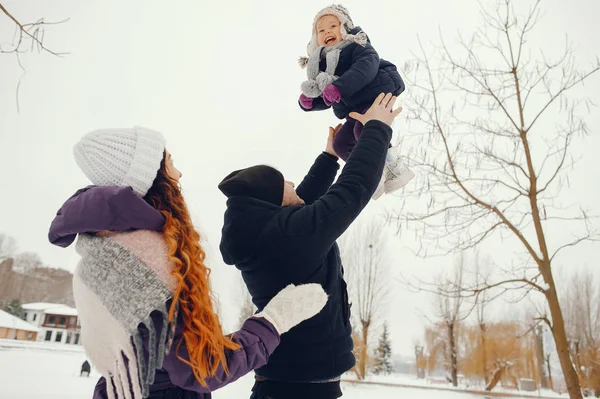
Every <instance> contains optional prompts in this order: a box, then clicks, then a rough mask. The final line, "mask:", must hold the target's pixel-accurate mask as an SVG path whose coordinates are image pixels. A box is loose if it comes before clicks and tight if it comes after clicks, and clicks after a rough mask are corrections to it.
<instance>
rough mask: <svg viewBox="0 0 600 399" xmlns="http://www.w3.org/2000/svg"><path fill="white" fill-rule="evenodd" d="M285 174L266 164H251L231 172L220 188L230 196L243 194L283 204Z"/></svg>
mask: <svg viewBox="0 0 600 399" xmlns="http://www.w3.org/2000/svg"><path fill="white" fill-rule="evenodd" d="M283 183H284V179H283V175H282V174H281V172H280V171H278V170H277V169H275V168H272V167H270V166H266V165H256V166H251V167H249V168H246V169H241V170H236V171H234V172H231V173H230V174H229V175H227V177H225V178H224V179H223V181H221V183H219V190H221V192H223V194H225V195H226V196H227V198H229V197H233V196H235V195H242V196H246V197H252V198H256V199H260V200H263V201H267V202H270V203H271V204H274V205H281V203H282V201H283Z"/></svg>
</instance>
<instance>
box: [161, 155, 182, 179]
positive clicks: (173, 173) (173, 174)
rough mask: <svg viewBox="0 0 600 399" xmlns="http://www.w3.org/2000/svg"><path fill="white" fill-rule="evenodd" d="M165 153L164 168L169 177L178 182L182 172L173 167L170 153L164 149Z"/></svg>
mask: <svg viewBox="0 0 600 399" xmlns="http://www.w3.org/2000/svg"><path fill="white" fill-rule="evenodd" d="M165 154H166V157H165V168H166V169H167V174H168V175H169V177H170V178H171V179H173V180H175V181H176V182H179V179H181V176H183V174H182V173H181V172H180V171H179V170H178V169H177V168H176V167H175V164H174V163H173V157H172V156H171V153H170V152H169V151H167V150H166V149H165Z"/></svg>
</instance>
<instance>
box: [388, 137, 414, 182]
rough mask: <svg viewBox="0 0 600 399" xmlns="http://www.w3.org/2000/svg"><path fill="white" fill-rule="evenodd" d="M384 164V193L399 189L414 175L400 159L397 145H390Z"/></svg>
mask: <svg viewBox="0 0 600 399" xmlns="http://www.w3.org/2000/svg"><path fill="white" fill-rule="evenodd" d="M385 166H386V168H385V173H384V176H385V182H384V191H385V193H386V194H391V193H393V192H395V191H397V190H399V189H401V188H402V187H404V186H406V185H407V184H408V182H409V181H411V180H412V179H413V178H414V177H415V174H414V173H413V172H412V171H411V170H410V169H408V167H407V166H406V164H405V163H404V161H403V160H402V157H401V156H400V153H399V152H398V149H397V147H392V148H390V149H389V150H388V153H387V156H386V159H385Z"/></svg>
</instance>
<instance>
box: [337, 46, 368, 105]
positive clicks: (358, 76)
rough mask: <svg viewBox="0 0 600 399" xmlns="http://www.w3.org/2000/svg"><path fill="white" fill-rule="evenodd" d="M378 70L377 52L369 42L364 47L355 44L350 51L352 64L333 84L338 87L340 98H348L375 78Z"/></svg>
mask: <svg viewBox="0 0 600 399" xmlns="http://www.w3.org/2000/svg"><path fill="white" fill-rule="evenodd" d="M378 71H379V54H377V51H375V49H374V48H373V46H371V43H367V44H366V45H365V46H364V47H363V46H356V49H354V51H353V53H352V65H351V66H350V68H349V69H348V70H347V71H346V72H344V73H343V74H342V76H340V77H339V78H338V79H337V80H336V81H335V82H333V85H335V86H336V87H337V88H338V89H339V91H340V94H341V95H342V98H348V97H351V96H352V95H354V94H355V93H356V92H358V91H359V90H360V89H362V88H363V87H365V86H366V85H367V84H369V83H370V82H371V81H372V80H373V79H375V77H376V76H377V72H378Z"/></svg>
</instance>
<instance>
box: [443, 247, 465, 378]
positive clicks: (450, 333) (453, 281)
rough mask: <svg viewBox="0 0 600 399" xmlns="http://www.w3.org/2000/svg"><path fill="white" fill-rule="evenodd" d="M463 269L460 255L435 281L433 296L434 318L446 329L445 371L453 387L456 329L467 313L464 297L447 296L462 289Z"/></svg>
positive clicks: (456, 340)
mask: <svg viewBox="0 0 600 399" xmlns="http://www.w3.org/2000/svg"><path fill="white" fill-rule="evenodd" d="M464 269H465V258H464V254H460V255H459V258H458V259H457V261H456V263H455V264H454V267H453V268H452V270H451V271H450V273H441V274H440V275H439V276H437V277H436V279H435V285H436V287H437V293H436V296H435V307H436V316H437V318H438V319H441V322H440V323H441V325H443V326H444V328H445V329H446V345H445V347H446V359H447V366H446V367H447V370H448V373H449V374H450V380H451V382H452V385H453V386H455V387H456V386H458V334H459V331H458V329H459V328H460V322H461V321H463V320H464V319H465V318H466V317H467V316H468V313H465V312H464V306H463V305H464V297H462V296H461V295H448V293H449V292H455V291H456V290H457V288H459V287H462V285H463V278H464Z"/></svg>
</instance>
